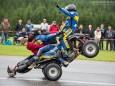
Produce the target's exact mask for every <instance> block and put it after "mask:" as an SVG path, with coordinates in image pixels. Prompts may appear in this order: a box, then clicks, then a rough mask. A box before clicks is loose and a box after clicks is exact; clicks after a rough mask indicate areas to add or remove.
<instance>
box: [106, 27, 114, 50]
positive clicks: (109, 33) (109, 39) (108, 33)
mask: <svg viewBox="0 0 115 86" xmlns="http://www.w3.org/2000/svg"><path fill="white" fill-rule="evenodd" d="M105 36H106V39H107V41H106V50H108V45H109V43H110V51H111V50H112V49H113V45H112V42H113V41H112V39H113V31H112V28H111V26H108V30H107V31H106V33H105Z"/></svg>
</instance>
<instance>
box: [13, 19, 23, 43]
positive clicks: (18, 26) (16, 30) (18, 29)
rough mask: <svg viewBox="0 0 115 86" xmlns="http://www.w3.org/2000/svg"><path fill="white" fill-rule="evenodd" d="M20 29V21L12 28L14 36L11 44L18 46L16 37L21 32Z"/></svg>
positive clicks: (21, 26) (21, 25)
mask: <svg viewBox="0 0 115 86" xmlns="http://www.w3.org/2000/svg"><path fill="white" fill-rule="evenodd" d="M22 28H23V24H22V20H21V19H20V20H19V21H18V23H16V25H15V28H14V33H15V36H14V38H13V44H19V41H18V40H17V39H18V35H19V34H20V33H21V31H22Z"/></svg>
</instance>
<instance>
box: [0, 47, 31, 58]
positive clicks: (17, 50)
mask: <svg viewBox="0 0 115 86" xmlns="http://www.w3.org/2000/svg"><path fill="white" fill-rule="evenodd" d="M31 54H32V53H31V52H30V51H29V50H27V49H26V46H17V45H11V46H10V45H0V55H10V56H28V55H31Z"/></svg>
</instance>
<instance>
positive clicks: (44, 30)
mask: <svg viewBox="0 0 115 86" xmlns="http://www.w3.org/2000/svg"><path fill="white" fill-rule="evenodd" d="M41 29H42V32H48V23H47V20H46V19H43V22H42V23H41Z"/></svg>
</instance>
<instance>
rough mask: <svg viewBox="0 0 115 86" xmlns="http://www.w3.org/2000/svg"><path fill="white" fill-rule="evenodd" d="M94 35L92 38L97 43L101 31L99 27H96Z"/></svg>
mask: <svg viewBox="0 0 115 86" xmlns="http://www.w3.org/2000/svg"><path fill="white" fill-rule="evenodd" d="M94 35H95V38H94V39H95V42H96V43H97V44H98V45H99V42H100V38H101V31H100V28H99V27H97V28H96V30H95V32H94Z"/></svg>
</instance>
